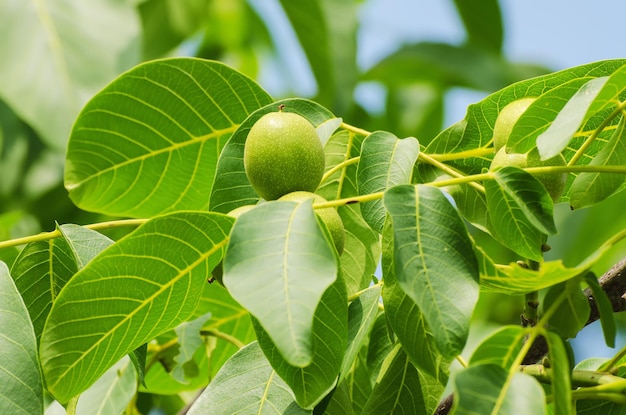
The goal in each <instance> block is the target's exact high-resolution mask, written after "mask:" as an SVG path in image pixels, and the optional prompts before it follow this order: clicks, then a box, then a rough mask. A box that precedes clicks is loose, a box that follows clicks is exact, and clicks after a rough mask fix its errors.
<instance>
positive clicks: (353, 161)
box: [321, 157, 361, 183]
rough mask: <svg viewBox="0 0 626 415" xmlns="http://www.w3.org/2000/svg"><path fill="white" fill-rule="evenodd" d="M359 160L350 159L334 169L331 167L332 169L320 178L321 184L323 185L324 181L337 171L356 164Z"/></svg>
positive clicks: (358, 158) (357, 158)
mask: <svg viewBox="0 0 626 415" xmlns="http://www.w3.org/2000/svg"><path fill="white" fill-rule="evenodd" d="M360 159H361V157H352V158H351V159H348V160H345V161H343V162H341V163H339V164H337V165H336V166H335V167H333V168H332V169H330V170H328V171H327V172H326V173H324V175H323V176H322V180H321V183H324V182H325V181H326V180H328V178H329V177H330V176H332V175H333V174H335V173H337V172H338V171H339V170H341V169H343V168H344V167H347V166H350V165H352V164H356V163H358V162H359V160H360Z"/></svg>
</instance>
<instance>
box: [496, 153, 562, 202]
mask: <svg viewBox="0 0 626 415" xmlns="http://www.w3.org/2000/svg"><path fill="white" fill-rule="evenodd" d="M566 164H567V163H566V162H565V158H564V157H563V155H562V154H558V155H556V156H554V157H552V158H551V159H548V160H543V161H542V160H541V159H540V158H539V152H538V151H537V149H534V150H532V151H531V152H530V153H528V154H517V153H507V152H506V148H504V147H503V148H501V149H500V150H498V152H497V153H496V155H495V156H494V157H493V160H492V161H491V166H490V167H489V170H491V171H495V170H498V169H499V168H502V167H504V166H513V167H520V168H524V167H543V166H565V165H566ZM534 176H535V178H537V180H539V181H540V182H541V183H542V184H543V185H544V187H545V188H546V190H547V191H548V194H549V195H550V197H551V198H552V200H553V201H554V202H556V201H557V200H559V198H560V197H561V195H562V194H563V191H564V190H565V184H566V183H567V173H541V174H535V175H534Z"/></svg>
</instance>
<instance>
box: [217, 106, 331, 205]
mask: <svg viewBox="0 0 626 415" xmlns="http://www.w3.org/2000/svg"><path fill="white" fill-rule="evenodd" d="M264 104H265V106H263V107H262V108H260V109H259V110H257V111H255V112H254V113H252V114H251V115H250V116H249V117H248V118H246V119H245V121H243V122H242V123H241V125H240V126H239V127H238V128H237V130H236V131H235V132H234V134H233V135H232V137H231V138H230V139H229V140H228V142H227V143H226V146H224V149H223V151H222V153H221V154H220V157H219V160H218V162H217V171H216V173H215V176H214V183H213V187H212V188H211V189H210V193H211V199H210V203H209V206H210V209H211V210H212V211H215V212H222V213H228V212H230V211H231V210H233V209H235V208H238V207H239V206H244V205H253V204H255V203H256V202H257V201H258V200H259V196H258V195H257V194H256V192H255V191H254V189H253V188H252V185H250V182H249V181H248V177H247V176H246V171H245V169H244V166H243V150H244V146H245V144H246V138H247V137H248V132H249V131H250V128H252V126H253V125H254V123H256V122H257V121H258V119H259V118H261V117H262V116H263V115H265V114H267V113H270V112H276V111H278V107H279V106H280V105H284V109H283V110H284V111H286V112H295V113H296V114H299V115H302V116H303V117H304V118H306V119H307V120H309V121H310V122H311V124H312V125H313V126H314V127H317V126H319V125H320V124H322V123H323V122H325V121H327V120H330V119H333V118H334V115H333V114H332V113H331V112H329V111H328V110H327V109H326V108H324V107H322V106H321V105H319V104H317V103H315V102H313V101H309V100H306V99H296V98H292V99H284V100H280V101H276V102H272V103H265V102H264Z"/></svg>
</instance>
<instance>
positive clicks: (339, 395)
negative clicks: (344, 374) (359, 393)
mask: <svg viewBox="0 0 626 415" xmlns="http://www.w3.org/2000/svg"><path fill="white" fill-rule="evenodd" d="M351 392H352V391H351V390H350V388H349V385H348V383H346V382H345V381H344V382H341V383H339V384H338V385H337V387H336V388H335V390H333V392H332V395H331V396H330V399H329V401H328V404H327V405H324V403H325V402H324V401H322V402H320V404H319V405H318V406H316V407H315V409H314V412H315V413H317V411H320V413H323V414H324V415H354V410H353V408H352V396H351ZM327 398H328V397H327ZM323 406H325V409H324V410H323V412H321V410H322V407H323Z"/></svg>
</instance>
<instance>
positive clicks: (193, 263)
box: [50, 237, 229, 389]
mask: <svg viewBox="0 0 626 415" xmlns="http://www.w3.org/2000/svg"><path fill="white" fill-rule="evenodd" d="M228 239H229V238H228V237H226V238H224V240H222V241H221V242H220V243H218V244H215V245H214V246H213V247H212V248H211V249H209V250H208V251H207V252H205V253H204V254H203V255H200V256H199V258H198V259H197V260H196V261H194V262H192V263H191V264H189V265H188V266H187V267H186V268H183V269H182V270H180V272H179V273H178V275H177V276H176V277H174V278H172V279H171V280H170V281H169V282H168V283H167V284H164V285H163V286H162V287H161V288H160V289H159V290H158V291H157V292H156V293H154V294H152V295H151V296H150V297H148V298H146V299H145V300H144V301H143V302H142V304H141V305H140V306H138V307H136V308H135V310H133V311H132V312H130V313H129V314H128V315H126V317H124V318H123V319H122V320H120V322H118V323H117V324H116V325H115V326H114V327H113V328H112V329H111V330H109V331H108V332H106V333H104V334H103V335H102V337H101V338H100V339H99V340H98V341H96V342H95V343H94V344H92V345H91V346H90V347H89V348H88V349H87V350H85V352H84V353H83V354H81V355H80V356H79V357H78V358H76V360H74V362H72V364H70V365H68V366H67V368H66V369H65V370H64V371H63V372H62V373H61V375H59V376H58V377H57V380H56V382H54V383H53V384H52V385H51V386H50V389H53V388H54V387H56V385H58V384H59V382H60V381H61V380H62V379H64V378H65V376H66V375H67V373H68V372H69V371H70V370H72V369H73V368H74V367H75V366H76V365H77V364H78V363H80V362H81V361H82V360H83V359H84V357H85V356H88V355H89V354H90V352H91V351H92V350H93V349H94V348H96V347H98V346H99V345H100V343H102V342H103V341H104V340H106V339H107V338H108V337H109V336H110V335H111V334H112V333H114V332H115V331H116V330H117V329H118V328H119V327H121V326H122V325H123V324H124V323H126V322H127V321H128V320H130V319H131V318H132V317H133V316H134V315H135V314H137V312H139V310H141V309H143V308H144V307H145V306H146V305H148V304H150V303H151V302H152V301H153V300H154V299H155V298H156V297H158V296H159V295H161V294H162V293H163V292H164V291H166V290H167V289H169V288H170V287H171V286H172V285H173V284H174V283H176V282H178V281H179V280H180V279H181V278H182V277H183V276H184V275H186V274H187V273H188V272H190V271H191V270H192V269H193V268H195V267H196V266H197V265H198V264H200V263H201V262H202V261H204V260H205V259H206V258H208V257H210V256H211V255H212V254H214V253H215V252H216V251H217V250H218V249H221V248H222V247H223V246H224V245H225V244H226V243H228Z"/></svg>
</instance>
